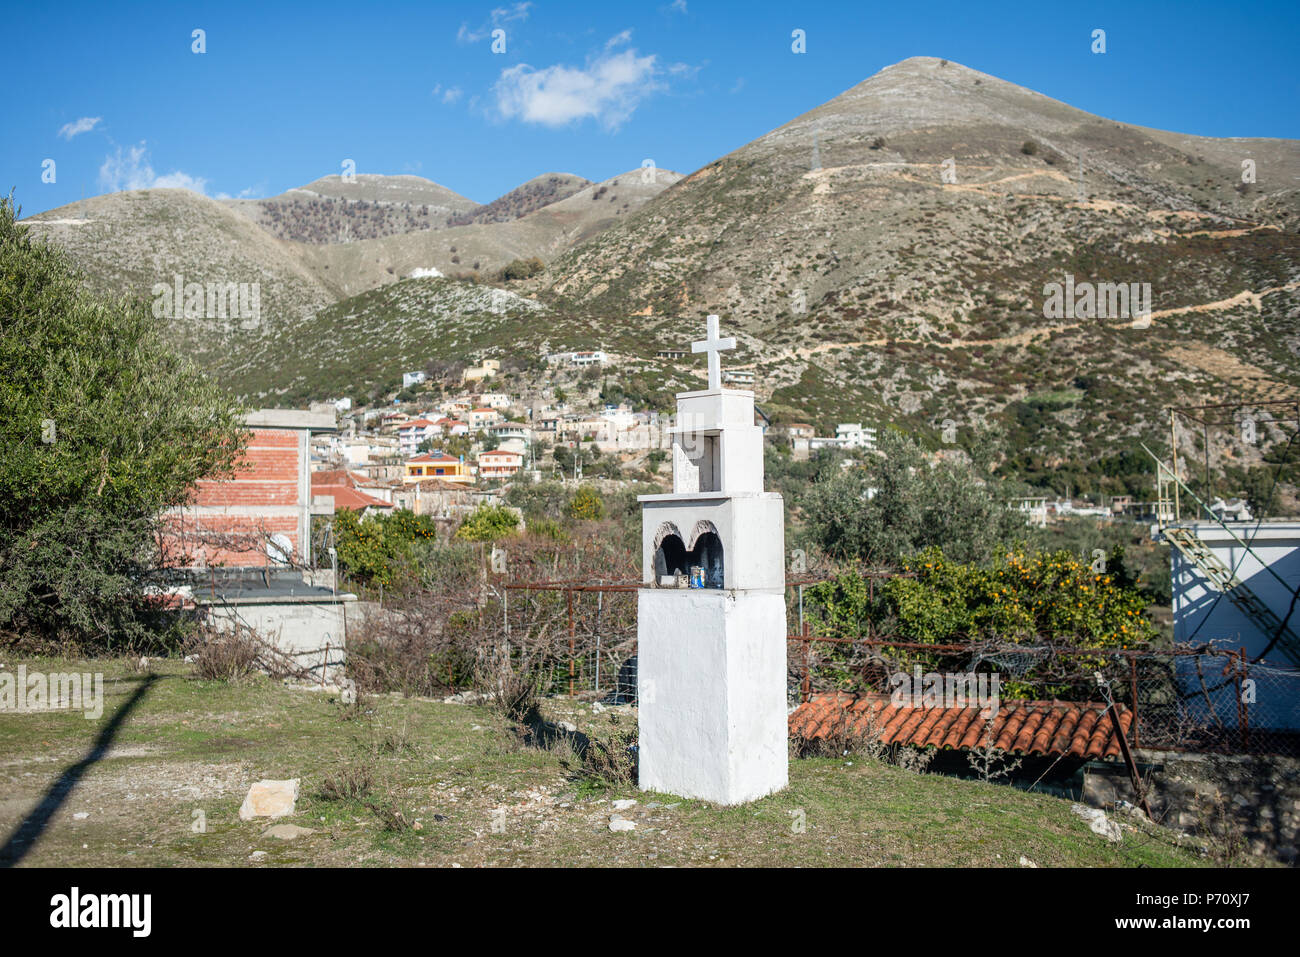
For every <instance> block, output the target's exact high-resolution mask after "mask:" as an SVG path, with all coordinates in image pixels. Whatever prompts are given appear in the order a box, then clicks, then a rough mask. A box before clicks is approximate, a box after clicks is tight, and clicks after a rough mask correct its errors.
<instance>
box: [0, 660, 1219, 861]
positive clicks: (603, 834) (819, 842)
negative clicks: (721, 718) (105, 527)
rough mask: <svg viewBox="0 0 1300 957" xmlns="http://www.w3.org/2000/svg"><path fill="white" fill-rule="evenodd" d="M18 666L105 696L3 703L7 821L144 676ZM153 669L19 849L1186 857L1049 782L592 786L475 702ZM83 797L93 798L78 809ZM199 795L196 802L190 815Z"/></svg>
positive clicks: (82, 855)
mask: <svg viewBox="0 0 1300 957" xmlns="http://www.w3.org/2000/svg"><path fill="white" fill-rule="evenodd" d="M5 664H6V665H7V667H8V668H10V669H14V668H16V667H17V665H18V662H17V661H14V660H6V661H5ZM27 665H28V669H29V671H31V670H42V671H47V672H48V671H56V670H57V671H64V672H67V671H80V670H87V671H100V672H103V673H104V676H105V697H106V700H105V710H104V715H103V717H102V718H101V719H100V720H99V721H88V720H86V719H85V718H83V717H82V716H81V715H80V714H79V713H78V714H74V713H69V712H59V713H43V714H13V713H8V714H3V715H0V785H2V789H3V790H2V793H3V795H4V797H3V798H0V830H2V832H3V834H4V835H5V836H6V837H7V836H8V835H9V834H10V833H11V832H12V831H13V830H14V828H15V827H16V826H17V825H18V824H19V822H20V821H21V820H23V819H24V817H26V815H28V814H29V813H30V811H31V810H32V808H34V807H35V806H36V805H37V803H38V802H39V800H40V799H41V797H42V795H43V794H44V793H45V792H46V789H47V788H48V787H49V786H50V785H51V784H52V783H53V782H54V781H55V780H56V779H58V777H59V776H60V775H61V774H62V773H63V772H64V771H65V770H66V769H67V768H69V767H71V766H73V765H75V764H76V763H77V762H78V761H80V760H81V759H82V758H83V756H84V755H85V754H86V753H87V752H88V751H89V750H90V748H91V746H92V744H93V742H94V740H95V738H96V736H97V735H98V734H99V732H100V730H101V728H102V727H103V726H104V725H105V724H106V723H107V722H108V721H110V720H111V719H112V717H113V715H114V714H115V713H116V711H117V710H118V709H119V708H122V707H123V706H124V704H125V703H126V702H127V700H128V698H129V697H130V696H131V695H132V694H133V693H134V692H135V691H136V690H137V689H138V688H139V687H140V686H141V684H142V683H143V682H144V681H145V680H146V678H147V677H148V676H147V675H146V674H141V673H138V672H136V671H135V669H134V668H133V667H132V666H131V665H130V664H128V663H127V662H123V661H90V662H64V661H57V660H51V659H42V660H35V661H29V662H27ZM151 673H152V674H153V675H156V680H155V681H154V682H153V683H152V685H151V686H150V687H149V690H148V691H147V692H146V693H145V695H144V697H143V699H142V700H141V701H140V702H139V703H138V706H137V707H136V708H135V709H134V710H132V711H131V713H130V714H129V715H128V716H127V717H126V719H125V720H124V721H123V722H122V724H121V725H120V729H119V734H118V735H117V737H116V738H115V740H114V741H113V742H112V745H111V748H110V750H109V752H108V753H107V754H106V755H105V756H104V757H103V758H102V759H101V760H99V761H98V762H97V763H94V764H93V765H91V766H90V768H89V769H88V770H87V772H86V773H85V775H84V777H82V778H81V780H80V782H79V783H78V784H77V785H76V787H75V788H74V789H73V790H72V791H71V793H70V795H69V796H68V798H67V800H66V801H65V802H64V803H63V805H62V806H61V807H60V808H59V810H58V811H57V812H56V813H55V814H54V815H53V817H52V818H51V819H50V823H49V826H48V827H47V828H46V829H45V831H44V833H42V834H41V835H40V836H39V837H38V838H37V840H36V841H35V842H34V845H33V846H32V849H31V851H30V853H28V854H27V856H26V857H25V858H24V860H23V861H22V863H23V865H25V866H33V865H34V866H42V865H43V866H52V865H66V866H78V867H82V866H99V867H111V866H122V865H132V866H152V867H166V866H178V865H179V866H188V865H200V866H202V865H212V866H230V865H233V866H242V865H247V864H250V863H251V861H250V855H251V854H252V853H253V852H255V851H263V852H265V857H263V858H261V861H262V863H261V865H259V866H277V865H282V866H288V865H296V866H340V867H342V866H358V865H361V866H392V865H412V866H415V865H430V866H446V865H450V864H453V863H455V864H460V865H462V866H466V867H469V866H476V865H489V866H496V865H516V866H524V865H527V866H544V865H558V866H575V865H627V866H659V865H678V866H712V865H723V866H725V865H749V866H773V865H779V866H816V865H873V866H889V865H897V866H949V865H956V866H1003V865H1005V866H1009V867H1014V866H1018V862H1019V859H1020V856H1021V855H1024V856H1026V857H1028V858H1029V859H1031V860H1032V861H1034V862H1036V863H1037V864H1039V865H1040V866H1111V865H1116V866H1157V867H1169V866H1191V865H1196V864H1198V863H1199V862H1200V860H1201V859H1200V857H1199V856H1198V855H1196V854H1195V853H1193V852H1192V851H1191V850H1189V849H1185V848H1182V847H1179V846H1177V844H1176V842H1175V840H1174V839H1173V836H1172V835H1171V834H1170V833H1169V832H1166V831H1163V830H1161V829H1155V828H1152V829H1150V830H1149V832H1142V831H1138V830H1128V831H1126V835H1125V839H1124V841H1123V843H1121V844H1119V845H1111V844H1108V843H1106V842H1105V841H1104V840H1102V839H1101V838H1099V837H1097V836H1096V835H1094V834H1092V833H1091V832H1089V831H1088V829H1087V827H1086V825H1085V824H1084V823H1083V822H1082V821H1081V820H1080V819H1079V818H1077V817H1076V816H1075V815H1074V814H1072V813H1071V812H1070V809H1069V803H1068V802H1066V801H1062V800H1059V799H1056V798H1053V797H1049V796H1046V795H1042V794H1028V793H1024V792H1021V791H1017V790H1014V789H1011V788H1006V787H1000V786H996V785H990V784H983V783H980V782H973V781H965V780H959V779H956V778H948V777H942V776H938V775H918V774H914V773H911V772H908V771H904V770H901V769H898V768H895V767H891V766H887V765H884V764H881V763H877V762H874V761H870V760H866V759H852V760H848V759H804V760H795V761H792V762H791V766H790V786H789V787H788V788H786V789H785V790H784V791H782V792H780V793H779V794H776V795H772V796H770V797H768V798H765V799H763V800H760V801H756V802H754V803H752V804H747V805H743V806H740V807H732V808H722V807H717V806H714V805H711V804H708V803H706V802H701V801H689V800H682V799H679V798H675V797H672V796H670V795H657V794H649V793H639V792H635V791H634V790H631V789H629V790H628V791H627V793H622V792H620V791H616V790H607V789H602V788H598V787H593V786H591V785H590V783H589V782H585V781H583V780H581V779H579V778H577V777H575V776H574V774H573V772H571V771H570V770H567V769H566V767H572V765H573V762H571V761H570V762H567V764H566V762H565V760H564V757H565V755H563V754H562V753H560V752H558V751H548V750H540V749H537V748H532V747H528V746H526V745H524V744H523V743H522V742H521V741H520V739H519V737H518V736H517V735H515V734H514V733H512V731H511V730H510V729H509V728H508V727H507V726H506V725H505V724H504V723H503V722H502V721H501V720H499V719H498V718H497V717H496V716H495V715H494V714H493V713H492V712H490V711H488V710H486V709H483V708H476V707H468V706H461V705H452V704H444V703H442V702H439V701H428V700H419V699H402V698H400V697H395V696H379V697H376V698H373V699H370V701H369V707H368V712H369V713H367V714H364V715H362V716H361V717H353V718H351V719H348V718H345V717H344V715H345V709H344V708H343V707H342V706H341V705H340V704H339V703H338V702H337V701H335V700H333V698H332V696H331V695H329V694H326V693H321V692H318V691H306V690H300V689H291V688H286V687H284V686H282V685H279V684H277V683H274V682H271V681H269V680H266V679H258V680H255V681H252V682H250V683H247V684H242V685H228V684H224V683H220V682H210V681H204V680H200V679H198V678H197V677H195V676H194V675H193V673H192V669H191V668H190V666H187V665H184V664H182V663H180V662H176V661H162V662H156V663H154V664H153V666H152V667H151ZM548 711H549V712H550V716H551V717H553V718H555V719H564V720H569V721H573V722H574V723H575V724H577V725H578V726H579V729H580V730H582V731H584V732H588V731H592V730H599V729H600V728H601V727H604V726H607V724H608V721H609V719H610V713H609V712H606V713H605V714H602V715H599V716H598V715H594V714H592V713H591V709H590V706H588V705H585V704H583V703H581V702H574V701H568V700H554V701H550V702H548ZM623 720H624V721H626V720H629V718H628V717H624V719H623ZM402 741H406V742H407V743H408V744H409V746H402V745H401V742H402ZM395 744H396V746H394V745H395ZM356 765H366V766H368V767H369V768H370V769H371V771H372V774H373V779H374V783H373V786H372V788H371V790H370V792H369V793H368V794H366V795H364V796H363V797H361V798H359V799H348V800H327V799H325V798H324V797H323V796H322V795H321V793H320V788H321V783H322V782H323V781H324V779H325V778H326V777H328V776H330V775H333V774H336V773H338V772H339V771H340V770H342V769H344V768H347V767H350V766H356ZM292 777H298V778H300V779H301V781H302V784H301V790H300V797H299V800H298V805H297V811H296V813H295V814H294V815H292V816H291V817H288V818H285V819H283V820H282V821H280V822H276V823H293V824H298V825H300V826H303V827H310V828H313V829H315V831H316V833H315V834H313V835H310V836H306V837H300V838H298V839H296V840H293V841H290V842H284V841H279V840H276V839H274V838H270V837H264V836H263V830H264V829H265V827H266V822H242V821H240V820H239V816H238V810H239V806H240V803H241V802H242V800H243V798H244V795H245V794H246V793H247V790H248V786H249V785H250V784H251V783H252V782H254V781H257V780H259V779H262V778H292ZM619 797H635V798H636V799H637V800H638V802H639V803H638V804H637V806H636V807H635V808H633V809H632V810H630V811H628V812H625V814H624V816H626V817H629V818H631V819H633V820H635V821H636V824H637V827H636V830H635V831H632V832H628V833H613V832H610V831H609V828H608V824H609V819H610V814H611V807H610V803H609V802H610V801H611V800H613V799H615V798H619ZM367 802H368V803H371V804H374V805H376V806H394V807H396V808H397V809H398V810H400V811H401V813H402V814H403V816H404V817H405V818H406V819H407V820H408V821H410V822H418V825H419V827H418V829H414V828H413V829H409V830H397V831H392V830H385V828H384V825H383V823H382V821H381V819H380V817H379V816H378V815H377V814H375V813H374V811H373V810H372V809H371V808H370V807H368V806H367ZM499 809H504V813H502V811H501V810H499ZM78 812H85V813H86V814H87V815H88V816H87V817H85V818H84V819H82V820H76V819H74V814H76V813H78ZM195 812H201V813H202V816H203V818H204V819H205V822H206V829H205V830H204V831H202V832H197V831H196V829H195V823H196V821H197V819H198V815H196V814H195ZM494 812H495V813H494ZM435 815H437V816H438V817H435ZM439 818H442V819H441V820H440V819H439ZM494 824H495V825H497V826H496V827H494ZM801 824H802V827H800V825H801Z"/></svg>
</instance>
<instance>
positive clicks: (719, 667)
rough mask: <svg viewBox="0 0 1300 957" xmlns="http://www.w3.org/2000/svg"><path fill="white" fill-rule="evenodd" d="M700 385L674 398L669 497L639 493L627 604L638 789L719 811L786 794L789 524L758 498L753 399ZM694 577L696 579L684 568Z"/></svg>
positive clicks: (707, 348) (764, 496)
mask: <svg viewBox="0 0 1300 957" xmlns="http://www.w3.org/2000/svg"><path fill="white" fill-rule="evenodd" d="M707 330H708V335H707V338H706V339H705V340H704V341H703V342H696V343H693V344H692V346H691V349H692V351H694V352H707V353H708V358H709V387H708V388H707V389H705V390H704V391H702V392H682V393H679V394H678V396H677V424H676V426H675V427H674V428H673V429H672V430H671V432H672V435H673V491H672V494H670V495H642V496H640V498H639V501H640V502H641V523H642V524H641V552H642V567H643V575H642V582H643V587H642V588H640V589H639V590H638V597H637V642H638V650H637V696H638V700H639V707H640V735H639V748H638V750H639V752H640V754H639V756H640V781H639V783H640V786H641V788H642V790H653V791H663V792H666V793H669V794H677V795H681V796H683V797H691V798H700V799H703V800H706V801H713V802H716V803H718V804H740V803H743V802H745V801H752V800H754V799H756V798H760V797H762V796H763V795H765V794H771V793H772V792H773V791H779V790H780V789H781V788H783V787H785V785H786V783H787V781H788V773H789V757H788V752H787V745H786V738H787V734H788V728H787V724H786V714H787V709H786V620H785V514H784V511H783V503H782V501H781V496H780V495H779V494H777V493H775V492H765V491H763V432H762V429H760V428H759V427H758V426H756V425H755V424H754V393H752V392H742V391H735V390H731V389H723V388H722V372H721V368H720V364H719V355H718V354H719V351H720V350H723V349H732V348H735V345H736V340H735V339H722V338H719V334H718V317H717V316H709V318H708V325H707ZM693 569H698V571H697V572H696V573H695V574H694V575H693V574H692V570H693Z"/></svg>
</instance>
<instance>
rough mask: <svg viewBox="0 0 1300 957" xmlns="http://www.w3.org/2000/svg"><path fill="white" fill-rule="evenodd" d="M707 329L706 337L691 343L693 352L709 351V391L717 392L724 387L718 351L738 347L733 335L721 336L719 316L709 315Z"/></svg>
mask: <svg viewBox="0 0 1300 957" xmlns="http://www.w3.org/2000/svg"><path fill="white" fill-rule="evenodd" d="M705 330H706V331H705V338H704V339H702V340H701V341H699V342H692V343H691V352H707V353H708V354H709V391H710V392H717V391H719V390H720V389H721V388H722V363H721V361H720V359H721V357H720V356H719V355H718V353H719V352H721V351H722V350H723V349H734V348H736V340H735V339H734V338H731V337H728V338H726V339H722V338H719V336H718V317H717V316H709V318H708V321H707V323H706V324H705Z"/></svg>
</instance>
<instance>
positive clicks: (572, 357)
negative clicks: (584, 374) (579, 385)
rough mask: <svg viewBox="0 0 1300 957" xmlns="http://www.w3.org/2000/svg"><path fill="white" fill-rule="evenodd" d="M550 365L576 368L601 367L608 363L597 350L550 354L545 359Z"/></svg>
mask: <svg viewBox="0 0 1300 957" xmlns="http://www.w3.org/2000/svg"><path fill="white" fill-rule="evenodd" d="M546 361H547V362H548V363H549V364H551V365H569V366H576V367H577V368H580V369H581V368H585V367H587V366H603V365H606V364H607V363H608V362H609V356H608V355H607V354H606V353H604V352H603V351H601V350H599V349H593V350H588V351H584V352H552V353H551V354H550V355H548V356H547V357H546Z"/></svg>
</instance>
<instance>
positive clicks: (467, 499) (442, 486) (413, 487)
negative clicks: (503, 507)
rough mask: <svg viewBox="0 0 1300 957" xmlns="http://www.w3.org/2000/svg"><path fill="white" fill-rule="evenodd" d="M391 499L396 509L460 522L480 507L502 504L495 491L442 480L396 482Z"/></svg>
mask: <svg viewBox="0 0 1300 957" xmlns="http://www.w3.org/2000/svg"><path fill="white" fill-rule="evenodd" d="M392 499H393V505H394V506H396V507H397V508H404V509H408V510H410V511H412V512H414V513H415V514H416V515H427V516H429V517H431V518H435V519H449V520H454V521H457V522H458V521H460V520H461V519H463V518H464V517H465V516H466V515H468V514H470V513H471V512H473V511H474V510H475V509H476V508H478V507H479V506H480V505H496V504H499V502H500V498H499V496H498V495H497V493H496V492H492V491H487V490H484V489H478V488H474V487H473V486H469V485H465V484H463V483H459V482H447V481H444V480H442V479H424V480H422V481H419V482H409V483H407V482H397V483H394V488H393V489H392Z"/></svg>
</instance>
